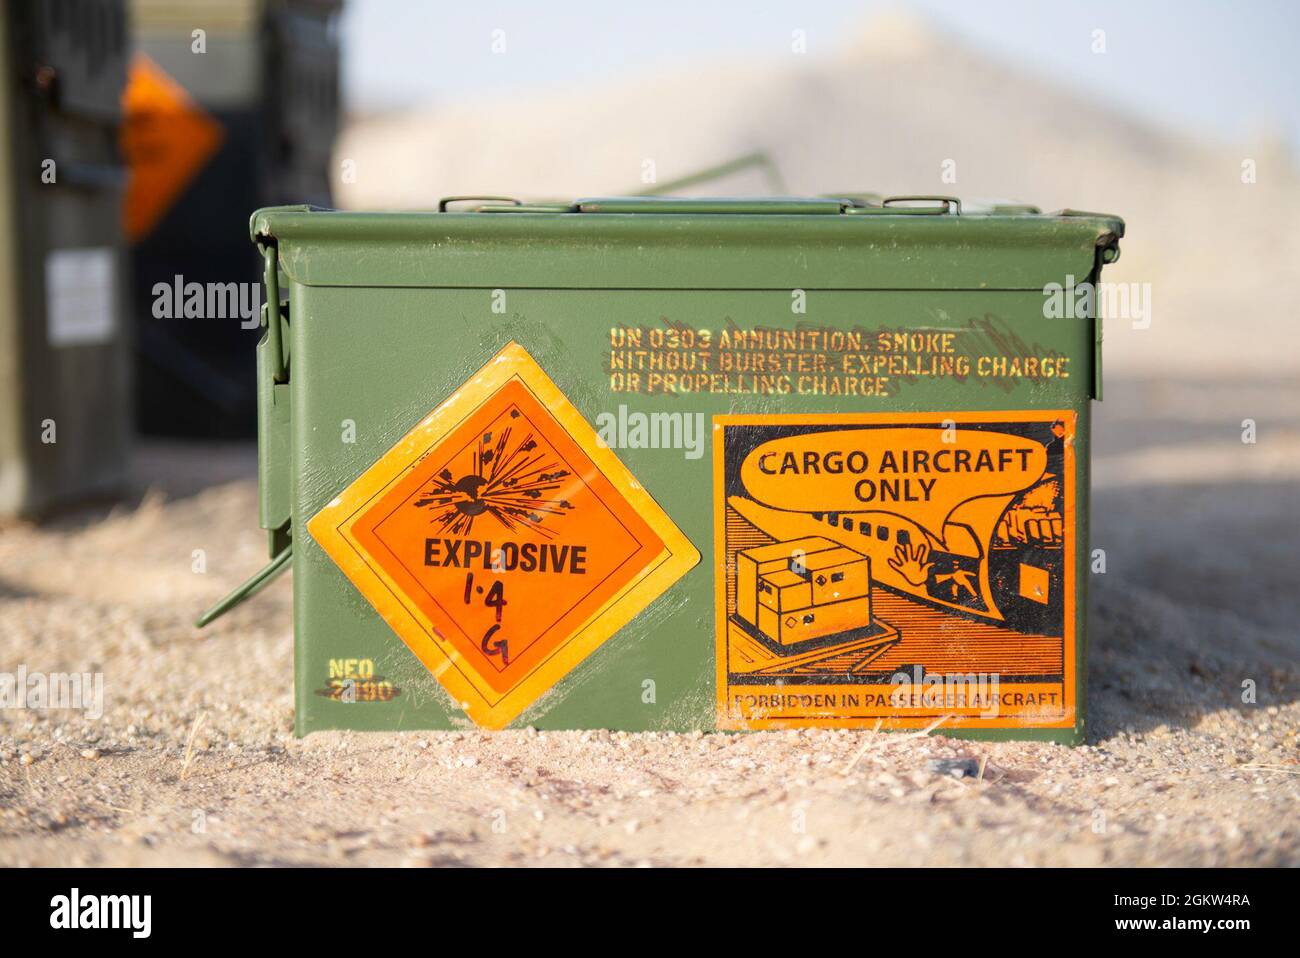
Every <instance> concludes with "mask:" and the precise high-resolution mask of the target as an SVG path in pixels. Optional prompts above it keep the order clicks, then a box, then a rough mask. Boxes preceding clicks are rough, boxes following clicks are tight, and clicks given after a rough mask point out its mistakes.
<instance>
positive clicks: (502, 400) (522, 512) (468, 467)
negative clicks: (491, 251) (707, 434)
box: [308, 343, 699, 728]
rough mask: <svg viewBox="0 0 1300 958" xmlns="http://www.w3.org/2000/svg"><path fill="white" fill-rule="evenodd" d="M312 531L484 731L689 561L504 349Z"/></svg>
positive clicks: (667, 527) (663, 519)
mask: <svg viewBox="0 0 1300 958" xmlns="http://www.w3.org/2000/svg"><path fill="white" fill-rule="evenodd" d="M308 530H309V531H310V532H311V534H312V536H313V537H314V538H315V540H316V541H317V542H319V543H320V545H321V546H322V547H323V548H324V549H325V551H326V552H328V553H329V555H330V556H331V558H333V559H334V561H335V562H336V563H337V564H338V565H339V567H340V568H341V569H342V570H343V572H344V573H345V574H346V575H347V576H348V578H349V579H351V581H352V583H353V584H354V585H355V586H356V587H357V589H358V590H360V592H361V593H362V595H364V596H365V597H366V598H367V599H368V600H369V601H370V602H371V604H372V605H373V606H374V607H375V609H376V610H377V611H378V612H379V614H380V615H382V616H383V618H384V619H385V621H386V622H387V623H388V624H389V625H390V626H391V627H392V628H393V630H394V631H395V632H396V633H397V634H398V635H399V636H400V637H401V638H402V640H403V641H404V642H405V643H406V644H407V645H408V646H409V647H410V649H411V651H413V652H414V653H415V654H416V656H418V657H419V659H420V661H421V662H423V663H424V665H425V666H426V667H427V668H428V669H429V671H430V672H432V673H433V675H434V676H436V677H437V679H438V681H439V682H441V683H442V685H443V687H444V688H446V690H447V691H448V692H449V693H450V694H451V696H452V697H453V699H454V701H455V703H456V706H457V707H458V708H460V709H463V710H464V711H465V713H466V714H468V715H469V717H470V718H471V719H473V720H474V721H475V722H476V723H477V724H479V725H480V726H483V727H486V728H501V727H504V726H505V725H507V724H508V723H509V722H510V721H512V720H513V719H514V718H516V717H517V716H518V715H519V714H520V713H521V712H522V711H523V710H524V709H526V708H527V707H528V706H530V705H531V704H533V702H535V701H536V700H537V698H538V697H539V696H541V695H542V694H543V693H545V692H546V691H547V690H548V689H550V688H551V687H552V686H553V685H554V684H555V683H556V682H557V681H558V680H559V679H560V678H562V677H563V676H564V675H565V674H567V673H568V672H569V671H570V670H571V669H572V668H573V667H574V666H575V665H577V664H578V663H579V662H581V661H582V660H583V659H584V658H586V657H587V655H589V654H590V653H591V652H592V651H593V650H594V649H595V648H596V647H597V646H599V645H600V644H601V643H602V642H604V641H605V640H606V639H608V638H609V637H610V636H612V635H613V634H614V633H615V632H616V631H618V629H620V628H621V627H622V626H623V625H625V624H626V623H627V622H628V621H630V620H631V619H632V618H633V617H634V616H635V615H636V614H637V613H639V612H640V611H641V610H642V609H643V608H645V606H646V605H648V604H649V603H650V602H651V601H652V600H653V599H654V598H656V597H657V596H659V595H660V594H661V593H663V592H664V591H665V590H666V589H667V588H668V587H669V586H671V585H672V584H673V583H674V582H675V581H677V579H678V578H680V577H681V576H682V575H683V574H684V573H685V572H686V571H687V570H688V569H690V568H691V567H692V566H694V565H695V564H696V563H697V562H698V561H699V553H698V551H696V549H695V548H694V547H693V546H692V545H691V544H690V543H689V542H688V541H687V540H686V538H685V536H684V535H683V534H682V533H681V532H680V530H678V529H677V527H676V526H675V525H674V524H673V523H672V521H671V520H670V519H669V518H668V516H667V515H666V514H665V513H664V511H663V510H662V509H661V508H660V507H659V505H658V504H657V503H656V502H655V501H654V499H652V498H651V497H650V495H649V494H648V493H647V492H646V491H645V490H644V489H643V488H642V487H641V485H640V484H639V483H638V482H636V480H635V479H634V478H633V476H632V475H631V473H629V472H628V470H627V469H626V467H624V466H623V464H622V463H621V462H619V460H618V458H617V457H616V456H615V455H614V453H613V452H611V451H610V450H609V449H608V448H605V447H604V446H603V445H602V444H601V443H600V441H599V439H598V438H597V436H596V433H595V431H594V430H593V429H592V428H591V426H590V425H589V424H588V423H587V422H586V420H585V419H583V418H582V416H581V414H580V413H579V412H578V411H577V410H576V409H575V408H574V407H573V405H572V404H571V403H570V402H569V401H568V400H567V399H566V398H565V397H564V395H563V394H562V393H561V392H560V390H559V389H558V388H557V387H556V385H555V384H554V383H553V382H552V381H551V380H550V379H549V378H548V377H547V376H546V374H545V373H544V372H543V371H542V369H541V367H539V366H538V365H537V363H536V362H534V361H533V359H532V357H531V356H529V355H528V353H527V352H525V351H524V349H523V348H522V347H521V346H519V345H517V344H514V343H512V344H510V345H509V346H507V347H506V348H505V349H503V350H502V351H501V352H500V353H498V354H497V355H496V356H495V357H494V358H493V359H492V360H490V361H489V362H488V363H487V364H486V365H485V366H483V367H482V369H480V370H479V371H478V372H477V373H476V374H475V375H474V376H473V377H471V379H470V380H469V381H468V382H466V383H465V384H464V385H463V386H462V387H461V388H460V389H459V390H457V391H456V392H455V393H454V394H453V395H452V396H451V397H450V398H449V399H448V400H447V401H446V402H444V403H443V404H442V405H441V406H439V407H438V408H437V409H435V410H434V411H433V412H432V413H430V414H429V416H428V417H426V418H425V419H424V421H422V422H421V423H419V424H418V425H417V426H416V427H415V428H414V429H412V430H411V431H410V432H409V433H407V434H406V436H404V437H403V438H402V439H401V440H400V441H399V442H398V443H397V444H396V445H395V446H394V447H393V448H392V449H391V450H389V452H388V453H386V454H385V455H384V456H383V457H382V458H381V459H380V460H379V461H378V462H376V463H375V464H374V465H373V466H372V467H371V468H370V469H368V470H367V471H366V472H365V473H364V474H362V476H361V477H360V478H358V479H357V480H356V481H355V482H354V483H353V484H352V485H351V486H349V487H348V488H347V489H346V490H344V491H343V493H342V494H340V495H339V496H338V497H337V498H336V499H334V500H333V501H332V502H331V503H330V504H329V505H327V506H326V507H325V508H324V509H322V510H321V511H320V512H319V513H318V514H317V515H316V516H315V517H313V518H312V520H311V521H310V522H309V523H308Z"/></svg>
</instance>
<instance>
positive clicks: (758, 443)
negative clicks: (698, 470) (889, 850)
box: [714, 410, 1077, 728]
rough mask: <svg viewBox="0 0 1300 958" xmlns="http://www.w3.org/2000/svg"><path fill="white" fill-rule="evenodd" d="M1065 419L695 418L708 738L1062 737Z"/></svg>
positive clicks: (1069, 426) (1069, 557)
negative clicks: (707, 637)
mask: <svg viewBox="0 0 1300 958" xmlns="http://www.w3.org/2000/svg"><path fill="white" fill-rule="evenodd" d="M1074 436H1075V415H1074V413H1073V412H1071V411H1068V410H1065V411H1038V410H1034V411H1020V412H989V413H971V412H950V413H934V414H844V415H824V416H802V415H769V416H764V415H752V416H750V415H737V416H718V417H715V418H714V493H715V538H716V554H717V556H718V558H719V560H720V573H721V574H720V575H719V577H718V580H717V598H716V602H717V683H718V685H717V687H718V700H717V701H718V724H719V726H720V727H722V728H772V727H788V726H804V725H821V726H840V727H867V728H872V727H875V726H876V725H877V723H879V724H880V725H881V726H882V727H891V726H892V727H929V726H932V725H933V726H936V727H937V726H938V725H943V726H945V727H955V728H962V727H965V728H1032V727H1041V728H1070V727H1073V726H1074V725H1075V707H1076V691H1077V690H1076V671H1077V662H1076V645H1075V627H1076V619H1075V582H1076V580H1075V564H1076V561H1077V556H1076V554H1075V553H1076V548H1077V539H1076V536H1075V528H1074V522H1075V504H1074V487H1075V478H1076V477H1075V463H1074Z"/></svg>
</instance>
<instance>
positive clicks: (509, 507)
mask: <svg viewBox="0 0 1300 958" xmlns="http://www.w3.org/2000/svg"><path fill="white" fill-rule="evenodd" d="M519 417H520V414H519V410H518V409H514V408H512V409H511V410H510V418H511V419H518V418H519ZM514 432H515V429H514V427H513V426H506V427H505V428H504V429H502V430H501V434H500V435H499V436H496V437H495V439H494V437H493V435H492V433H491V432H486V433H484V434H483V436H482V437H481V438H480V439H479V441H478V443H477V444H476V445H475V447H474V449H473V452H472V455H471V458H470V462H469V463H467V464H466V467H465V468H463V469H461V470H458V471H457V472H453V471H452V469H451V468H450V467H448V468H445V469H443V470H442V471H441V472H440V473H438V475H437V476H435V477H434V478H433V480H432V481H431V482H430V483H429V485H428V487H427V488H426V489H424V490H423V491H422V495H421V497H420V498H419V499H417V500H416V501H415V505H416V506H417V507H425V508H431V509H433V510H435V512H436V513H437V514H436V515H435V516H434V519H433V521H434V522H436V523H437V524H438V528H439V529H440V530H441V531H443V532H451V533H453V534H455V535H469V534H470V531H471V530H472V529H473V528H474V520H475V519H477V518H478V517H479V516H481V515H484V514H485V513H486V514H487V515H490V516H492V517H493V518H495V519H496V520H497V521H498V522H499V523H501V525H503V526H505V527H506V528H507V529H510V530H514V529H516V528H523V529H527V530H530V531H533V532H538V533H540V534H541V535H543V536H546V537H548V538H549V537H551V536H553V535H554V534H555V533H554V532H552V531H551V530H550V529H548V528H546V527H545V526H543V525H542V522H543V521H544V520H545V518H546V517H547V516H558V515H563V514H564V512H565V511H567V510H569V509H572V508H573V506H572V505H571V504H570V503H569V501H568V500H567V499H563V498H559V497H557V496H556V495H555V493H557V492H558V490H559V489H560V488H561V487H562V486H563V485H564V480H565V479H567V478H568V477H569V475H570V473H569V470H567V469H565V468H563V467H562V465H561V463H560V462H559V461H558V460H557V459H555V458H553V457H552V456H551V455H549V454H547V453H541V452H538V451H537V440H536V439H535V438H534V437H533V433H532V432H528V433H526V434H525V435H524V437H523V439H521V440H519V441H518V442H517V443H515V444H514V445H513V446H512V445H511V437H512V435H513V433H514ZM458 472H459V473H460V474H459V475H458Z"/></svg>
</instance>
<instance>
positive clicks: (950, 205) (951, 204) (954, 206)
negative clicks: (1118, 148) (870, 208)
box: [880, 195, 961, 216]
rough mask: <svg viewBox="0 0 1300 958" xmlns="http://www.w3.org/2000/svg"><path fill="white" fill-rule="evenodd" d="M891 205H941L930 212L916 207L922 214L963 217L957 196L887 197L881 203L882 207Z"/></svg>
mask: <svg viewBox="0 0 1300 958" xmlns="http://www.w3.org/2000/svg"><path fill="white" fill-rule="evenodd" d="M890 203H940V204H942V206H941V208H939V209H936V210H933V211H931V210H929V209H927V208H925V207H915V209H916V211H917V212H920V213H930V212H933V213H938V214H942V213H952V214H954V215H956V216H960V215H961V200H960V199H958V198H957V197H955V196H930V195H925V196H887V197H885V198H884V199H883V200H881V201H880V205H881V206H882V207H885V206H889V204H890Z"/></svg>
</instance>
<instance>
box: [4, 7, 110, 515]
mask: <svg viewBox="0 0 1300 958" xmlns="http://www.w3.org/2000/svg"><path fill="white" fill-rule="evenodd" d="M127 55H128V36H127V16H126V5H125V3H124V2H121V0H104V2H103V3H96V4H93V5H90V6H89V7H88V8H86V9H82V8H81V7H80V6H78V7H77V8H76V9H74V8H72V7H70V6H69V4H67V3H38V2H35V0H31V2H26V0H24V2H13V3H8V4H6V5H5V15H4V17H3V21H2V22H0V67H2V69H0V515H5V516H7V515H41V514H45V513H48V512H50V511H52V510H56V509H59V508H62V507H65V506H68V505H70V504H73V503H77V502H79V501H83V500H85V499H86V498H88V497H94V496H106V495H110V494H113V493H116V492H118V491H120V489H121V487H122V486H123V485H124V484H125V482H126V477H127V456H128V451H129V446H130V421H131V412H132V409H131V391H130V385H131V383H130V369H131V364H130V325H129V323H128V320H127V316H128V314H127V311H126V309H125V308H124V307H125V301H124V297H125V295H126V287H127V283H126V282H125V280H124V279H123V276H124V255H123V239H122V213H121V208H122V194H123V190H124V188H125V185H126V170H125V168H124V167H123V165H122V161H121V158H120V156H119V155H118V150H117V135H118V127H119V125H120V123H121V119H122V117H121V102H120V100H121V96H122V88H123V87H124V85H125V83H126V63H127Z"/></svg>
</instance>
